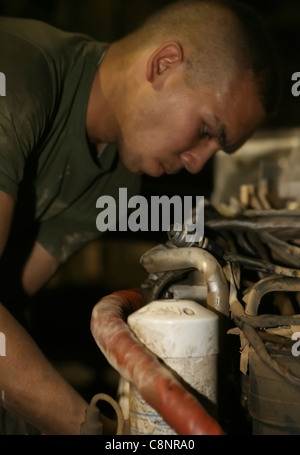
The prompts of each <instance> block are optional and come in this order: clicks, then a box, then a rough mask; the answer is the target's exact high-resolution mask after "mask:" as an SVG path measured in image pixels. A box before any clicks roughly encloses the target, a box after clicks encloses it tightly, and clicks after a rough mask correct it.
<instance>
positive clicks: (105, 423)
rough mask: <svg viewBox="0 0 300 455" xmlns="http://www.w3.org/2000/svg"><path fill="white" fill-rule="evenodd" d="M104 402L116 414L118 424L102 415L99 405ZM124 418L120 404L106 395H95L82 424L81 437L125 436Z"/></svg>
mask: <svg viewBox="0 0 300 455" xmlns="http://www.w3.org/2000/svg"><path fill="white" fill-rule="evenodd" d="M100 401H102V402H103V401H104V402H106V403H108V404H109V405H110V406H111V407H112V408H113V410H114V412H115V414H116V422H114V421H111V420H110V419H108V418H107V417H106V416H104V415H102V414H101V409H99V408H98V406H97V405H98V403H99V402H100ZM123 426H124V418H123V414H122V411H121V408H120V406H119V405H118V403H117V402H116V401H115V400H113V399H112V398H111V397H110V396H109V395H106V393H98V394H97V395H95V396H94V397H93V398H92V400H91V402H90V404H89V406H88V407H87V409H86V414H85V420H84V422H83V423H82V424H81V428H80V434H81V435H103V434H107V435H112V434H116V435H121V434H123Z"/></svg>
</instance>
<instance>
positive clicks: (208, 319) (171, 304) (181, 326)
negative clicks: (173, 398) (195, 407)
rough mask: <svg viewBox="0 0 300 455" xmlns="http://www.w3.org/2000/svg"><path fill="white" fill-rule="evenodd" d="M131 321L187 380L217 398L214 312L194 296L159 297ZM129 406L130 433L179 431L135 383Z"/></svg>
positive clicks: (142, 337)
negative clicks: (152, 404) (162, 298)
mask: <svg viewBox="0 0 300 455" xmlns="http://www.w3.org/2000/svg"><path fill="white" fill-rule="evenodd" d="M128 325H129V327H130V328H131V330H132V331H133V332H134V334H135V335H136V336H137V337H138V338H139V340H140V341H141V342H142V343H143V344H144V345H145V346H146V347H147V348H148V349H150V350H151V351H152V352H153V353H154V354H155V355H156V356H157V357H159V358H160V359H162V360H163V361H164V362H165V364H166V365H168V366H169V367H170V368H171V369H172V370H174V371H175V372H176V373H178V374H179V376H181V377H182V378H183V379H184V381H185V382H187V383H188V384H190V385H191V386H192V387H193V388H194V389H195V390H196V391H198V392H199V393H201V394H202V395H204V396H206V397H207V398H208V399H209V400H211V401H212V402H213V403H216V402H217V355H218V316H217V315H216V314H215V313H213V312H212V311H210V310H208V309H206V308H204V307H203V306H201V305H200V304H198V303H196V302H194V301H192V300H173V299H172V300H156V301H153V302H151V303H149V304H148V305H146V306H144V307H143V308H141V309H140V310H138V311H136V312H135V313H133V314H131V315H130V316H129V318H128ZM153 393H155V390H153ZM129 408H130V432H131V434H166V435H167V434H176V433H175V432H174V430H173V429H171V428H170V427H169V426H168V425H167V424H166V423H165V422H164V420H163V419H162V418H161V417H160V416H159V415H158V414H157V412H156V411H155V410H154V409H153V408H151V407H150V406H149V405H148V404H147V403H146V402H145V401H144V400H143V399H142V397H141V396H140V394H139V392H138V391H137V390H136V389H135V388H134V387H130V394H129Z"/></svg>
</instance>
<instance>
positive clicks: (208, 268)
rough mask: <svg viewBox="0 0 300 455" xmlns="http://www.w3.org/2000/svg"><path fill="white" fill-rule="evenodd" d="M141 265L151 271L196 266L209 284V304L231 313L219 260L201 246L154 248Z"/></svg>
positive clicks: (145, 256) (216, 308) (142, 260)
mask: <svg viewBox="0 0 300 455" xmlns="http://www.w3.org/2000/svg"><path fill="white" fill-rule="evenodd" d="M140 262H141V265H142V266H143V267H144V268H145V270H147V271H148V272H149V273H151V272H164V271H167V270H178V269H184V268H190V267H194V268H196V269H197V270H199V271H200V272H201V273H202V274H203V276H204V279H205V282H206V285H207V306H208V308H210V309H213V310H214V311H217V312H219V313H222V314H225V315H226V316H227V315H228V314H229V304H228V285H227V281H226V279H225V276H224V273H223V270H222V268H221V266H220V264H219V262H218V261H217V260H216V259H215V258H214V256H212V255H211V254H210V253H208V252H207V251H205V250H203V249H201V248H178V249H177V248H171V249H165V250H160V249H156V248H153V249H152V250H150V251H148V252H147V253H145V254H144V255H143V256H142V258H141V261H140Z"/></svg>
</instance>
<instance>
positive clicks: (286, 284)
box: [245, 275, 300, 316]
mask: <svg viewBox="0 0 300 455" xmlns="http://www.w3.org/2000/svg"><path fill="white" fill-rule="evenodd" d="M274 291H286V292H287V291H288V292H291V291H300V279H299V278H291V277H285V276H281V275H280V276H278V275H272V276H269V277H267V278H264V279H262V280H260V281H259V282H258V283H256V284H255V285H254V286H253V287H252V289H251V290H250V292H249V294H248V296H247V299H246V306H245V313H246V314H248V315H249V316H256V315H257V312H258V307H259V305H260V302H261V299H262V297H263V296H264V295H265V294H268V293H269V292H274Z"/></svg>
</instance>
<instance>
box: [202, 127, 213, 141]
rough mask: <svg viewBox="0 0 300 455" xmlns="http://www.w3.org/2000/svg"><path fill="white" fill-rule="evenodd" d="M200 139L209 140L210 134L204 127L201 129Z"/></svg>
mask: <svg viewBox="0 0 300 455" xmlns="http://www.w3.org/2000/svg"><path fill="white" fill-rule="evenodd" d="M201 137H202V138H207V139H210V138H211V134H210V132H209V130H208V128H207V126H204V127H203V130H202V133H201Z"/></svg>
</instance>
